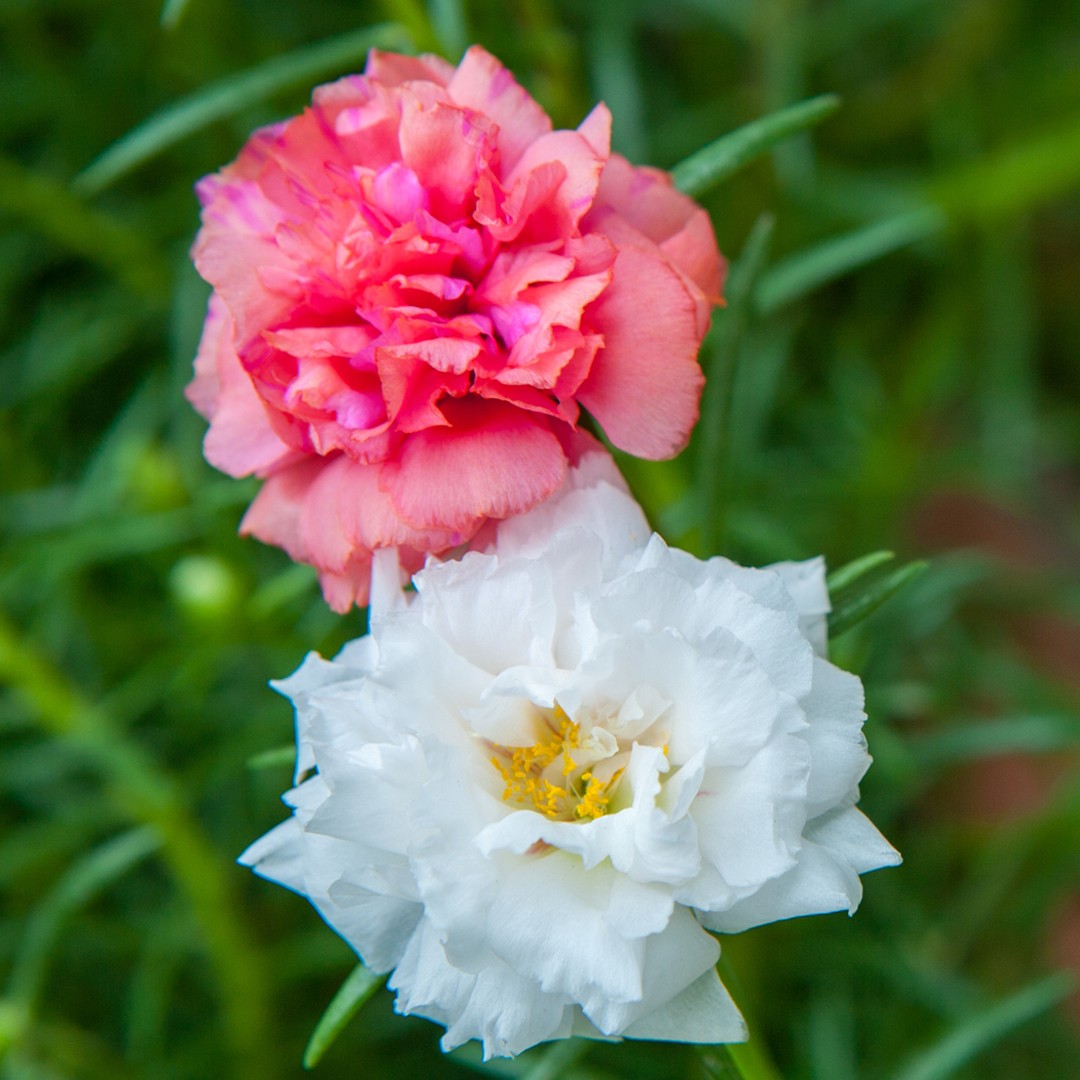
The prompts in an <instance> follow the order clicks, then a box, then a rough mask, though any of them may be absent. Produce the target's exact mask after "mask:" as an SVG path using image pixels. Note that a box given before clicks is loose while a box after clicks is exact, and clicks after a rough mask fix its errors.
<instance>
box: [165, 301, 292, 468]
mask: <svg viewBox="0 0 1080 1080" xmlns="http://www.w3.org/2000/svg"><path fill="white" fill-rule="evenodd" d="M232 332H233V323H232V318H231V317H230V315H229V313H228V311H227V309H226V308H225V305H224V304H223V303H222V302H221V299H220V297H218V296H217V295H216V294H215V295H213V296H211V297H210V304H209V307H208V309H207V314H206V325H205V326H204V327H203V335H202V340H201V341H200V342H199V352H198V354H197V355H196V357H195V378H194V379H193V380H192V382H191V384H190V385H189V386H188V387H187V390H186V391H185V393H186V395H187V399H188V400H189V401H190V402H191V403H192V405H194V406H195V408H196V409H198V411H199V412H200V413H202V415H203V416H205V417H206V418H207V419H208V420H209V421H210V428H209V430H208V431H207V433H206V438H205V440H204V442H203V452H204V453H205V455H206V460H207V461H209V462H210V464H211V465H213V466H214V468H216V469H221V471H222V472H226V473H228V474H229V475H230V476H248V475H250V474H251V473H258V474H260V475H264V474H266V473H267V472H270V471H271V470H273V469H275V468H278V467H280V466H281V465H282V464H283V463H284V462H286V461H289V460H290V459H292V458H294V456H295V455H294V451H293V450H292V448H291V447H289V446H288V445H287V444H285V443H284V442H283V441H282V440H281V439H280V438H279V437H278V435H277V433H276V432H275V431H274V428H273V427H272V426H271V423H270V420H269V417H268V415H267V409H266V405H265V403H264V401H263V399H262V398H261V397H259V395H258V393H257V392H256V390H255V387H254V386H253V385H252V382H251V378H250V377H249V375H248V373H247V372H246V371H245V370H244V369H243V367H242V366H241V364H240V359H239V357H238V356H237V355H236V350H235V349H234V348H233V345H232Z"/></svg>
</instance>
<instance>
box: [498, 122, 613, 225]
mask: <svg viewBox="0 0 1080 1080" xmlns="http://www.w3.org/2000/svg"><path fill="white" fill-rule="evenodd" d="M597 109H603V106H597ZM604 113H606V110H604ZM600 115H603V113H601V114H600ZM605 161H606V157H605V155H604V154H603V153H602V152H600V151H598V150H597V149H595V148H594V147H593V145H592V144H591V143H590V142H589V140H588V139H587V138H586V137H585V136H584V135H582V134H581V133H579V132H577V131H552V132H550V133H549V134H547V135H543V136H541V137H540V138H539V139H537V140H536V141H535V142H533V143H531V144H530V145H529V146H528V147H527V148H526V150H525V152H524V153H523V154H522V155H521V160H520V161H519V162H518V163H517V165H515V166H514V168H513V170H512V171H511V172H510V175H509V176H508V177H507V179H506V184H505V186H506V188H507V190H509V191H513V190H514V187H515V186H516V185H520V184H523V183H525V184H527V183H528V179H529V174H530V173H531V172H533V171H534V170H541V169H544V168H545V167H550V166H551V165H552V164H556V163H558V164H561V165H562V166H563V168H564V169H565V170H566V174H565V176H564V178H563V180H562V182H561V183H560V184H559V186H558V188H557V189H555V191H554V192H553V193H552V195H551V196H549V197H548V198H547V199H545V200H544V202H543V204H542V205H541V206H540V207H538V208H537V209H536V210H535V211H533V212H532V214H531V215H530V222H529V227H528V230H527V234H528V236H529V237H531V238H535V239H552V238H555V237H561V238H564V239H565V238H567V237H569V236H571V235H572V234H573V233H574V232H575V231H576V230H577V228H578V224H579V222H580V221H581V219H582V218H583V217H584V216H585V214H586V212H587V211H588V210H589V207H591V206H592V204H593V200H594V199H595V198H596V191H597V188H598V187H599V184H600V173H601V171H602V170H603V168H604V163H605Z"/></svg>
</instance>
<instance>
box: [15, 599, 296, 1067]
mask: <svg viewBox="0 0 1080 1080" xmlns="http://www.w3.org/2000/svg"><path fill="white" fill-rule="evenodd" d="M0 682H6V683H8V684H9V685H10V686H11V687H12V689H13V690H14V691H15V692H16V693H17V694H18V695H19V696H21V697H22V698H23V699H24V700H25V701H26V702H27V704H29V705H30V707H31V708H32V710H33V711H34V713H35V715H36V717H37V719H38V720H39V722H40V724H41V726H42V727H43V728H44V729H45V730H46V731H48V732H50V733H51V734H52V735H54V736H55V737H57V738H60V739H63V740H65V741H66V742H68V743H70V744H71V745H73V746H75V747H77V748H78V749H79V750H81V751H82V752H83V753H84V754H85V755H86V757H87V758H88V759H90V760H91V761H92V762H93V763H94V765H95V766H96V767H97V768H98V769H99V770H100V771H101V773H102V774H103V775H104V776H105V777H106V778H107V779H108V780H109V781H110V789H111V790H110V794H111V795H112V796H113V797H114V798H115V799H116V801H117V802H118V803H119V804H120V805H121V807H122V808H123V809H124V810H125V812H126V813H128V814H129V815H130V817H131V818H132V819H133V820H134V821H137V822H141V823H143V824H146V825H149V826H150V827H151V828H152V829H153V830H154V831H155V832H156V833H157V835H158V836H159V837H160V839H161V845H162V857H163V859H164V861H165V862H166V864H167V865H168V867H169V869H170V871H171V872H172V875H173V877H174V878H175V880H176V883H177V885H178V886H179V888H180V889H181V891H182V892H183V893H184V894H185V895H186V897H187V900H188V903H189V904H190V905H191V908H192V911H193V912H194V914H195V916H196V919H197V920H198V922H199V925H200V926H201V927H202V932H203V938H204V941H205V945H206V949H207V952H208V954H209V958H210V962H211V963H212V964H213V966H214V967H215V969H216V971H217V977H218V982H219V986H220V992H221V998H222V1006H223V1012H224V1018H225V1024H226V1027H227V1033H228V1037H229V1039H230V1042H231V1044H232V1050H233V1052H234V1054H235V1056H236V1065H235V1073H234V1074H235V1075H237V1076H244V1077H250V1078H251V1080H268V1078H269V1077H271V1076H273V1075H275V1074H276V1073H277V1064H276V1062H275V1061H274V1059H273V1056H272V1055H271V1054H270V1053H269V1049H270V1044H269V1042H268V1041H267V1039H266V1032H268V1031H269V1030H271V1028H270V1023H269V1002H268V1000H267V998H268V993H267V990H268V986H269V982H268V980H266V979H265V978H263V976H262V973H261V971H260V970H259V969H260V966H261V965H260V958H259V954H258V951H257V950H256V949H255V947H254V945H253V944H252V942H251V940H250V935H249V933H248V930H247V925H246V923H245V922H244V920H243V918H242V917H241V913H240V912H239V910H238V906H237V903H236V899H235V897H234V896H233V891H232V885H231V883H230V881H229V878H228V875H227V874H226V873H225V872H224V870H223V868H222V865H221V861H220V859H219V856H218V854H217V852H215V851H214V850H213V848H212V847H211V846H210V845H209V844H208V843H207V841H206V839H205V838H204V836H203V834H202V832H201V831H200V829H199V827H198V825H197V823H196V821H195V819H194V817H193V816H192V814H191V811H190V809H189V808H188V806H187V805H186V803H185V801H184V799H183V797H182V796H181V794H180V792H179V790H178V789H177V787H176V785H175V784H174V783H173V781H172V778H171V777H170V776H169V775H168V774H167V773H165V772H164V771H163V770H162V769H161V768H160V767H159V766H158V764H157V763H156V762H155V761H154V760H153V759H152V758H150V757H149V756H148V755H147V754H146V753H145V752H144V751H143V749H142V747H141V746H139V745H137V744H135V743H133V742H131V741H129V740H128V739H127V738H126V737H125V735H124V733H123V732H122V731H121V730H119V729H118V728H117V726H116V725H115V724H113V723H112V722H111V720H110V718H109V717H108V716H106V715H105V714H104V713H103V712H101V711H100V710H99V709H98V708H97V707H95V706H94V705H93V704H92V703H90V702H88V701H86V700H84V699H83V698H82V696H81V695H80V694H79V693H78V691H77V690H76V689H75V688H74V687H73V686H72V685H71V683H70V681H69V680H68V679H67V678H65V676H64V675H63V674H62V673H61V672H60V671H58V670H57V669H56V668H55V667H53V666H52V665H51V664H50V663H49V662H48V661H46V660H45V659H44V658H43V657H42V656H41V655H40V654H39V653H38V652H37V651H36V650H34V649H33V648H32V647H31V646H30V645H28V644H26V643H24V642H23V641H21V640H20V639H19V637H18V635H17V633H16V631H15V628H14V627H13V626H11V624H10V623H8V622H7V621H6V620H5V619H3V618H2V617H0Z"/></svg>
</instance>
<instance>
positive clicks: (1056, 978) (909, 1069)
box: [896, 972, 1076, 1080]
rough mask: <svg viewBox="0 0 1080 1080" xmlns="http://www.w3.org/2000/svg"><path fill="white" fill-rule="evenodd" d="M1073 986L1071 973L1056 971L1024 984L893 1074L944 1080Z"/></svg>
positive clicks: (903, 1079)
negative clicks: (1034, 981)
mask: <svg viewBox="0 0 1080 1080" xmlns="http://www.w3.org/2000/svg"><path fill="white" fill-rule="evenodd" d="M1075 985H1076V980H1075V978H1073V976H1072V975H1070V974H1067V973H1065V972H1059V973H1058V974H1056V975H1051V976H1050V977H1049V978H1047V979H1042V980H1040V981H1039V982H1036V983H1032V984H1031V985H1029V986H1026V987H1024V989H1023V990H1020V991H1018V992H1017V993H1015V994H1013V995H1012V996H1011V997H1008V998H1006V999H1005V1000H1004V1001H999V1002H997V1003H995V1004H994V1005H991V1006H990V1007H989V1008H988V1009H985V1010H983V1011H982V1012H979V1013H977V1014H976V1015H974V1016H972V1017H970V1018H968V1019H966V1020H964V1021H962V1022H961V1023H960V1024H959V1025H958V1026H957V1027H955V1028H953V1030H952V1031H950V1032H949V1033H948V1034H947V1035H946V1036H945V1037H944V1038H943V1039H941V1041H940V1042H938V1043H935V1044H934V1045H933V1046H931V1047H930V1048H929V1049H927V1050H924V1051H922V1052H921V1053H919V1054H917V1055H916V1056H915V1058H914V1059H913V1060H911V1061H910V1062H909V1063H908V1065H907V1066H906V1067H905V1068H903V1069H901V1070H900V1071H899V1072H898V1073H897V1074H896V1080H945V1078H946V1077H949V1076H952V1075H953V1074H954V1073H955V1072H956V1070H957V1069H960V1068H961V1067H962V1066H964V1065H966V1064H967V1063H968V1062H969V1061H971V1060H972V1059H974V1058H976V1057H978V1056H979V1055H980V1054H982V1053H983V1052H984V1051H985V1050H987V1049H988V1048H989V1047H990V1046H991V1045H993V1044H994V1043H995V1042H997V1041H998V1040H999V1039H1002V1038H1004V1037H1005V1036H1006V1035H1007V1034H1008V1033H1009V1032H1010V1031H1012V1030H1013V1029H1014V1028H1017V1027H1019V1026H1020V1025H1021V1024H1024V1023H1026V1022H1027V1021H1028V1020H1033V1019H1034V1018H1035V1017H1036V1016H1039V1015H1040V1014H1041V1013H1044V1012H1046V1011H1047V1010H1048V1009H1052V1008H1053V1007H1054V1006H1055V1005H1056V1004H1057V1003H1058V1002H1059V1001H1062V1000H1063V999H1064V998H1065V997H1067V996H1068V995H1069V994H1070V993H1072V990H1073V988H1074V986H1075Z"/></svg>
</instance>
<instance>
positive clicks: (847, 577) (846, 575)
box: [826, 551, 896, 596]
mask: <svg viewBox="0 0 1080 1080" xmlns="http://www.w3.org/2000/svg"><path fill="white" fill-rule="evenodd" d="M895 558H896V556H895V554H894V553H893V552H891V551H872V552H870V554H869V555H862V556H860V557H859V558H857V559H852V560H851V562H849V563H845V564H844V565H843V566H841V567H840V568H839V569H838V570H834V571H833V572H832V573H831V574H830V575H829V577H828V581H827V582H826V584H827V585H828V589H829V595H830V596H835V595H836V594H837V593H839V592H840V591H841V590H843V589H847V588H850V587H851V586H852V585H853V584H854V583H855V582H856V581H858V580H859V578H861V577H865V576H866V575H867V574H869V573H870V572H871V571H872V570H876V569H877V568H878V567H879V566H884V565H885V563H887V562H889V561H891V560H892V559H895Z"/></svg>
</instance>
